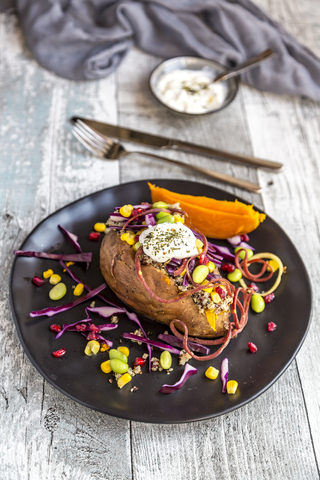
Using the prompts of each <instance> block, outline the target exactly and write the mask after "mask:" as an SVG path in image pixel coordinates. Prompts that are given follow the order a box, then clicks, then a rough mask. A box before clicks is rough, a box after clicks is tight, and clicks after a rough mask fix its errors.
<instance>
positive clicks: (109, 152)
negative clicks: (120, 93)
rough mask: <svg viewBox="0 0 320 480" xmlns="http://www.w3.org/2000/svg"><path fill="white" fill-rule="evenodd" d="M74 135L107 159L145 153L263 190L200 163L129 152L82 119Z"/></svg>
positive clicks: (253, 184) (217, 177)
mask: <svg viewBox="0 0 320 480" xmlns="http://www.w3.org/2000/svg"><path fill="white" fill-rule="evenodd" d="M72 133H73V135H74V136H75V137H76V138H77V139H78V140H79V142H81V143H82V145H83V146H84V147H86V149H87V150H89V151H90V152H91V153H93V155H95V156H96V157H100V158H104V159H107V160H118V159H120V158H122V157H124V156H128V155H137V154H138V155H143V156H144V157H150V158H155V159H156V160H162V161H163V162H168V163H171V164H172V165H178V166H179V167H183V168H188V169H189V170H192V171H194V172H199V173H202V174H204V175H208V176H209V177H211V178H214V179H215V180H220V181H222V182H226V183H229V184H231V185H235V186H236V187H240V188H245V189H246V190H249V191H250V192H255V193H258V192H260V190H261V187H260V186H259V185H257V184H255V183H251V182H248V181H247V180H241V179H238V178H234V177H231V176H230V175H227V174H225V173H220V172H215V171H213V170H209V169H208V168H204V167H199V166H198V165H189V164H188V163H184V162H179V161H178V160H172V159H171V158H166V157H160V156H159V155H154V154H152V153H145V152H137V151H135V152H128V151H127V150H125V149H124V148H123V146H122V145H121V144H120V143H118V142H115V141H114V140H111V138H109V137H106V136H105V135H102V134H101V133H99V132H97V131H96V130H94V129H93V128H91V127H89V126H88V125H86V124H85V123H84V122H82V121H81V120H79V119H77V120H76V121H75V122H74V125H73V129H72Z"/></svg>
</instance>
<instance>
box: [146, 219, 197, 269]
mask: <svg viewBox="0 0 320 480" xmlns="http://www.w3.org/2000/svg"><path fill="white" fill-rule="evenodd" d="M139 241H140V243H141V245H142V246H143V251H144V253H145V254H146V255H148V256H149V257H151V258H152V260H154V261H155V262H161V263H163V262H166V261H168V260H171V258H180V259H182V258H188V257H192V256H193V255H198V249H197V246H196V237H195V236H194V234H193V233H192V231H191V230H190V228H188V227H186V226H185V225H183V224H182V223H180V222H179V223H160V224H158V225H155V226H154V227H150V226H149V227H148V229H147V230H144V231H143V232H142V233H141V235H140V237H139Z"/></svg>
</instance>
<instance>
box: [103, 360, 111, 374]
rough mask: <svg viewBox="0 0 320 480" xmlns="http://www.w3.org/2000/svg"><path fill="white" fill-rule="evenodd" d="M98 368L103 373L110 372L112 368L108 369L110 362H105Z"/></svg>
mask: <svg viewBox="0 0 320 480" xmlns="http://www.w3.org/2000/svg"><path fill="white" fill-rule="evenodd" d="M100 368H101V370H102V371H103V373H110V372H112V368H111V367H110V360H106V361H105V362H103V363H101V365H100Z"/></svg>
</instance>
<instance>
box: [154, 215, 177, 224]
mask: <svg viewBox="0 0 320 480" xmlns="http://www.w3.org/2000/svg"><path fill="white" fill-rule="evenodd" d="M157 223H174V216H173V215H166V216H165V217H162V218H159V220H157Z"/></svg>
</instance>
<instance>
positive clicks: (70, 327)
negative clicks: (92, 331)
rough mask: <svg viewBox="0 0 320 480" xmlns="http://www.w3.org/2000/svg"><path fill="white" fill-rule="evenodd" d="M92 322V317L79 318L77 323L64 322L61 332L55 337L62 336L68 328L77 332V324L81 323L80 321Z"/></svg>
mask: <svg viewBox="0 0 320 480" xmlns="http://www.w3.org/2000/svg"><path fill="white" fill-rule="evenodd" d="M88 322H90V323H92V320H91V318H87V319H86V320H79V321H78V322H75V323H70V324H69V323H67V324H64V325H62V330H60V332H59V333H58V334H57V335H56V337H55V339H56V340H57V338H60V337H61V336H62V335H63V334H64V333H65V332H66V331H67V330H68V331H69V330H70V331H71V332H73V331H74V332H77V331H78V330H77V329H76V325H79V324H80V323H88Z"/></svg>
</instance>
